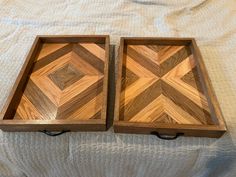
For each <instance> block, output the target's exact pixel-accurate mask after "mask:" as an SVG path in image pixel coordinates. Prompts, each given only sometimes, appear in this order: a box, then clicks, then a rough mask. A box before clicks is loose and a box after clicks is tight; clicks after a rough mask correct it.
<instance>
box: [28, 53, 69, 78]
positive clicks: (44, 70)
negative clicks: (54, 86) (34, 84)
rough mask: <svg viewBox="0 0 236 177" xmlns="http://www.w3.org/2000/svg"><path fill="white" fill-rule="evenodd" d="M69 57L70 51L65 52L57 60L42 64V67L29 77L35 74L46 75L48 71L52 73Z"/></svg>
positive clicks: (37, 75) (38, 75)
mask: <svg viewBox="0 0 236 177" xmlns="http://www.w3.org/2000/svg"><path fill="white" fill-rule="evenodd" d="M70 59H71V53H67V54H65V55H63V56H62V57H59V58H58V59H57V60H55V61H53V62H51V63H49V64H48V65H46V66H44V67H43V68H41V69H38V70H36V71H34V72H33V73H32V74H31V76H30V77H31V78H32V77H35V76H36V77H40V76H43V75H48V74H49V73H52V72H54V71H56V70H57V69H59V68H61V67H62V66H64V65H65V64H66V63H68V62H69V61H70Z"/></svg>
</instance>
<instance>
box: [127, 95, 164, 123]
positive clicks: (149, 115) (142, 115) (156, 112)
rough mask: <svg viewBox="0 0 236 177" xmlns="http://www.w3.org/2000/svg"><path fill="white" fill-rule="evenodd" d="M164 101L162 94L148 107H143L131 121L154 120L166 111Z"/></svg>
mask: <svg viewBox="0 0 236 177" xmlns="http://www.w3.org/2000/svg"><path fill="white" fill-rule="evenodd" d="M163 105H164V103H163V96H162V95H160V96H159V97H157V98H156V99H155V100H153V101H152V102H151V103H150V104H148V105H147V106H146V107H144V108H143V109H141V110H140V111H139V112H138V113H137V114H136V115H135V116H134V117H132V118H131V119H130V120H129V121H130V122H154V121H155V120H156V119H157V118H158V117H160V116H161V115H162V114H163V113H164V106H163Z"/></svg>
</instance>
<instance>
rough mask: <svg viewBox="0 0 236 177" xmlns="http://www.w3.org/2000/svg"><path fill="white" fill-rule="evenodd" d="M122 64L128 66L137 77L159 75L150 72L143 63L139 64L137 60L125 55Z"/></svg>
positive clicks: (154, 76)
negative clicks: (124, 60)
mask: <svg viewBox="0 0 236 177" xmlns="http://www.w3.org/2000/svg"><path fill="white" fill-rule="evenodd" d="M124 66H125V67H126V68H128V69H129V70H130V71H132V72H133V73H134V74H136V75H137V76H138V77H142V78H156V79H158V78H159V77H158V76H157V75H155V74H153V73H152V72H150V71H149V70H148V69H146V68H145V67H143V65H141V64H139V63H138V62H136V61H134V60H133V59H132V58H130V57H129V56H127V55H126V62H125V63H124Z"/></svg>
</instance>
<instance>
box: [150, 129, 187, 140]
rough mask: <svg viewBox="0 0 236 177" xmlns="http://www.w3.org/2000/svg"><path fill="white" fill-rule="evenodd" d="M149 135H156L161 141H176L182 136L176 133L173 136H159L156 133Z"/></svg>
mask: <svg viewBox="0 0 236 177" xmlns="http://www.w3.org/2000/svg"><path fill="white" fill-rule="evenodd" d="M151 135H156V136H157V137H158V138H160V139H163V140H175V139H177V138H178V137H179V136H183V135H184V134H183V133H176V134H175V135H173V136H172V135H161V134H159V133H158V132H156V131H154V132H151Z"/></svg>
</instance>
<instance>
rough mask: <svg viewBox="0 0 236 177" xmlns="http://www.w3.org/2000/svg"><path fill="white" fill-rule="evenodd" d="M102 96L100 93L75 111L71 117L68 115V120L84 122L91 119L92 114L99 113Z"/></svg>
mask: <svg viewBox="0 0 236 177" xmlns="http://www.w3.org/2000/svg"><path fill="white" fill-rule="evenodd" d="M102 96H103V94H102V93H100V94H99V95H97V96H96V97H94V98H93V99H91V100H90V101H89V102H88V103H87V104H85V105H84V106H82V107H81V108H79V109H77V110H76V111H75V112H74V113H73V114H72V115H70V116H69V117H68V119H80V120H86V119H90V118H91V117H93V116H94V113H97V112H98V111H101V104H102Z"/></svg>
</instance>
